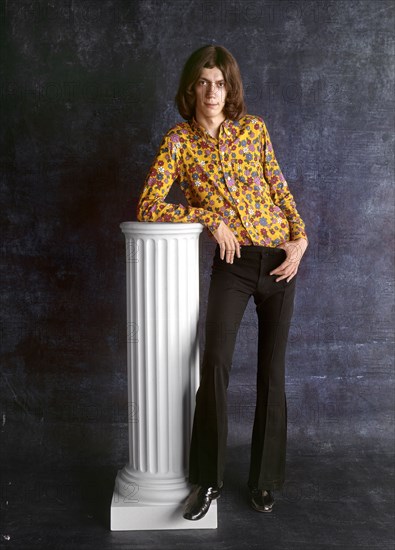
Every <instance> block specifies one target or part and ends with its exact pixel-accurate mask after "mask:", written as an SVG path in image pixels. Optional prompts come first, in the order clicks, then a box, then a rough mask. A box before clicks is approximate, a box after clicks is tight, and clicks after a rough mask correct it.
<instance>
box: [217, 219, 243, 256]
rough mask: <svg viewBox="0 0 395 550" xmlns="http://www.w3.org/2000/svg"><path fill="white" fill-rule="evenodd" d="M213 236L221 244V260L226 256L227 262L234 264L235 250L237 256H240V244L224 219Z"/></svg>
mask: <svg viewBox="0 0 395 550" xmlns="http://www.w3.org/2000/svg"><path fill="white" fill-rule="evenodd" d="M213 236H214V238H215V240H216V241H217V242H218V244H219V249H220V252H219V256H220V258H221V260H223V259H224V257H225V256H226V261H227V263H229V264H233V258H234V255H235V252H236V255H237V257H238V258H240V244H239V243H238V241H237V239H236V237H235V235H234V234H233V232H232V231H231V230H230V229H229V227H228V226H227V225H226V223H225V222H224V221H221V223H220V224H219V226H218V229H216V230H215V231H214V233H213Z"/></svg>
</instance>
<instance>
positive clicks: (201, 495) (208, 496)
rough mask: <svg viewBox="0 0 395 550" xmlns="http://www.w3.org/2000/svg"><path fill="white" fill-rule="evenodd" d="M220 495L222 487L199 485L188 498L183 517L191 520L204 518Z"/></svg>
mask: <svg viewBox="0 0 395 550" xmlns="http://www.w3.org/2000/svg"><path fill="white" fill-rule="evenodd" d="M220 494H221V488H220V487H205V486H203V487H202V486H201V485H198V486H197V487H196V489H194V490H193V491H192V492H191V494H190V495H189V497H188V500H187V503H186V506H185V512H184V514H183V517H184V518H185V519H191V520H198V519H201V518H203V517H204V516H205V515H206V514H207V512H208V509H209V508H210V504H211V501H212V500H215V499H217V498H218V497H219V496H220Z"/></svg>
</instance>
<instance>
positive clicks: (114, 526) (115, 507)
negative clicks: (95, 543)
mask: <svg viewBox="0 0 395 550" xmlns="http://www.w3.org/2000/svg"><path fill="white" fill-rule="evenodd" d="M183 510H184V504H183V503H178V504H157V505H144V504H140V503H138V502H125V501H124V499H123V498H122V497H120V496H119V495H118V494H117V492H116V490H115V491H114V494H113V497H112V501H111V531H151V530H160V529H163V530H164V529H217V501H216V500H213V501H212V502H211V505H210V508H209V510H208V512H207V514H206V515H205V516H204V517H203V518H202V519H199V520H197V521H190V520H188V519H184V518H183V517H182V514H183Z"/></svg>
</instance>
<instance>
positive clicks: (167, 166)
mask: <svg viewBox="0 0 395 550" xmlns="http://www.w3.org/2000/svg"><path fill="white" fill-rule="evenodd" d="M175 181H176V182H177V183H178V185H179V186H180V188H181V190H182V191H183V193H184V195H185V197H186V200H187V204H188V206H184V205H182V204H171V203H167V202H165V200H164V199H165V198H166V196H167V194H168V193H169V191H170V188H171V186H172V185H173V183H174V182H175ZM137 219H138V221H152V222H179V223H189V222H199V223H201V224H203V225H204V226H205V227H206V228H207V229H208V230H209V231H208V234H209V237H210V238H211V239H212V240H214V241H215V239H214V236H213V235H212V234H213V233H214V232H215V230H216V229H217V228H218V226H219V224H220V222H221V220H223V221H224V223H226V225H227V226H228V227H229V228H230V229H231V230H232V231H233V233H234V234H235V236H236V238H237V240H238V242H239V244H240V245H252V244H254V245H263V246H271V247H276V246H278V245H279V244H281V243H283V242H285V241H289V240H295V239H298V238H300V237H305V238H307V235H306V232H305V225H304V223H303V221H302V219H301V217H300V215H299V214H298V212H297V210H296V204H295V200H294V198H293V196H292V194H291V192H290V190H289V187H288V184H287V182H286V180H285V178H284V176H283V174H282V173H281V170H280V167H279V165H278V163H277V160H276V157H275V155H274V151H273V147H272V144H271V141H270V137H269V133H268V131H267V128H266V124H265V122H264V121H263V119H262V118H261V117H259V116H252V115H245V116H243V117H241V118H240V119H239V120H238V121H235V120H230V119H226V120H225V121H224V122H223V123H222V125H221V126H220V130H219V136H218V139H216V138H214V137H212V136H211V135H210V134H209V133H208V131H207V130H206V129H205V128H204V127H203V126H202V125H200V124H199V123H198V122H197V121H196V120H195V118H193V119H191V120H189V121H185V122H179V123H178V124H176V125H175V126H173V127H172V128H171V129H170V130H169V131H168V132H167V133H166V135H165V136H164V138H163V140H162V143H161V145H160V147H159V150H158V152H157V155H156V157H155V159H154V161H153V163H152V165H151V168H150V170H149V172H148V174H147V177H146V180H145V183H144V187H143V190H142V192H141V195H140V197H139V201H138V205H137ZM215 242H216V241H215Z"/></svg>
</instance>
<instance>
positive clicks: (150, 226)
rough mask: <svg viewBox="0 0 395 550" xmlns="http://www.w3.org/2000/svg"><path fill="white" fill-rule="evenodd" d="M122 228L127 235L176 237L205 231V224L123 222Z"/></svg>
mask: <svg viewBox="0 0 395 550" xmlns="http://www.w3.org/2000/svg"><path fill="white" fill-rule="evenodd" d="M120 228H121V230H122V232H123V233H124V234H125V235H150V236H154V235H161V236H162V237H163V236H166V235H169V236H172V237H176V236H177V235H179V236H185V235H194V234H195V235H196V234H199V233H201V232H202V231H203V229H204V225H203V224H201V223H166V222H122V223H121V224H120Z"/></svg>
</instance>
